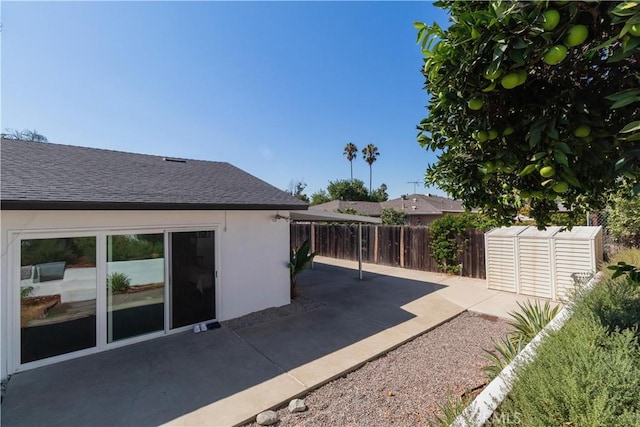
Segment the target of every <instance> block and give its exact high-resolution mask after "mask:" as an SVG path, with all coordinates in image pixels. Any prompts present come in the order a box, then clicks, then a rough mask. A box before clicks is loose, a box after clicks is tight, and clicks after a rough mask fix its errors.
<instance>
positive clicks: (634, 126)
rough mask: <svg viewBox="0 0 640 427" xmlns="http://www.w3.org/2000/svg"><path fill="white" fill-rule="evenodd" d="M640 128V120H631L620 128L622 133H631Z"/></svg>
mask: <svg viewBox="0 0 640 427" xmlns="http://www.w3.org/2000/svg"><path fill="white" fill-rule="evenodd" d="M612 108H613V107H612ZM638 130H640V120H636V121H635V122H631V123H629V124H628V125H626V126H625V127H623V128H622V129H621V130H620V133H631V132H635V131H638Z"/></svg>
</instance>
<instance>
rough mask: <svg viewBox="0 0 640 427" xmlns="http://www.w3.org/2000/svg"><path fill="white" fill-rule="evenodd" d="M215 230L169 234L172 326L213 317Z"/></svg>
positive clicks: (214, 313) (184, 324)
mask: <svg viewBox="0 0 640 427" xmlns="http://www.w3.org/2000/svg"><path fill="white" fill-rule="evenodd" d="M215 271H216V269H215V232H214V231H190V232H177V233H171V284H170V294H171V327H172V328H178V327H180V326H186V325H192V324H195V323H200V322H205V321H208V320H212V319H215V318H216V304H215Z"/></svg>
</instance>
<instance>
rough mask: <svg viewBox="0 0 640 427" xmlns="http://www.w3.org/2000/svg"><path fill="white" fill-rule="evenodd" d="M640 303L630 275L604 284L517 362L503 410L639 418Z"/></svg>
mask: <svg viewBox="0 0 640 427" xmlns="http://www.w3.org/2000/svg"><path fill="white" fill-rule="evenodd" d="M639 304H640V293H639V292H638V284H637V283H635V282H633V281H631V280H629V278H628V277H622V278H620V279H617V280H611V279H607V280H605V281H603V282H601V283H600V284H598V285H597V286H596V287H595V288H594V289H593V291H592V292H591V293H589V294H588V295H586V296H585V297H584V298H583V299H581V300H580V301H579V302H578V303H577V304H576V306H575V311H574V314H573V316H572V318H571V319H569V320H568V321H567V323H566V324H565V325H564V327H563V328H562V329H560V330H559V331H558V332H555V333H553V334H552V335H550V336H549V337H547V338H546V339H545V340H544V341H543V343H542V344H541V345H540V346H539V347H538V350H537V355H536V358H535V360H534V361H533V362H532V363H531V364H529V365H528V366H524V367H522V368H520V369H518V371H517V376H518V379H517V381H516V382H515V384H514V386H513V389H512V390H511V393H510V394H509V396H508V398H507V399H506V400H505V401H504V402H503V403H502V405H501V406H500V408H499V411H500V414H503V415H504V414H513V415H516V414H517V415H518V419H519V420H520V422H521V425H526V426H547V425H573V426H583V425H586V426H596V425H597V426H628V425H640V399H639V398H638V390H640V345H639V338H638V336H639V334H638V325H639V324H640V310H638V307H639ZM500 414H499V416H497V417H496V419H498V420H499V419H501V418H504V419H509V417H502V416H500ZM512 419H513V418H512ZM498 424H499V423H498Z"/></svg>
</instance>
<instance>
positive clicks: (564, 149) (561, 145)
mask: <svg viewBox="0 0 640 427" xmlns="http://www.w3.org/2000/svg"><path fill="white" fill-rule="evenodd" d="M557 147H558V149H559V150H561V151H562V152H563V153H565V154H571V153H572V152H571V148H570V147H569V146H568V145H567V143H566V142H559V143H558V145H557Z"/></svg>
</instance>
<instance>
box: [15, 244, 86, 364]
mask: <svg viewBox="0 0 640 427" xmlns="http://www.w3.org/2000/svg"><path fill="white" fill-rule="evenodd" d="M19 280H20V281H19V288H20V289H19V290H20V363H23V364H24V363H29V362H34V361H37V360H41V359H45V358H48V357H54V356H60V355H63V354H66V353H71V352H74V351H78V350H84V349H88V348H92V347H95V346H96V283H97V279H96V238H95V237H94V236H89V237H69V238H64V237H63V238H46V239H23V240H21V241H20V279H19Z"/></svg>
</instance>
